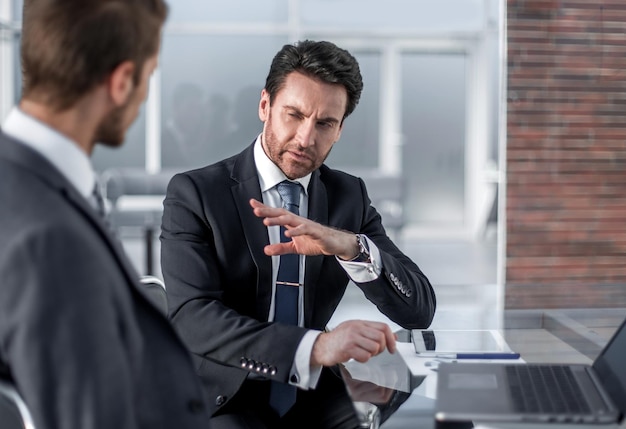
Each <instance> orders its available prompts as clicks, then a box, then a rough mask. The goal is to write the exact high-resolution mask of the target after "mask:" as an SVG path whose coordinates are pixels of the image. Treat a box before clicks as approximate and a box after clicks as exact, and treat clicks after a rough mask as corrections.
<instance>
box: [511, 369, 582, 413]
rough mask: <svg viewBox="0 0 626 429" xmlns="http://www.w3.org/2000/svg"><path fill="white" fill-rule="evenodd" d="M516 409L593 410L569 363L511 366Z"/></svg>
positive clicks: (540, 411) (542, 410) (570, 411)
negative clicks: (567, 364)
mask: <svg viewBox="0 0 626 429" xmlns="http://www.w3.org/2000/svg"><path fill="white" fill-rule="evenodd" d="M506 373H507V377H508V378H509V384H510V387H511V395H512V398H513V403H514V404H515V407H516V411H519V412H530V413H575V414H583V413H588V412H589V411H590V407H589V406H588V405H587V403H586V401H585V397H584V395H583V393H582V391H581V390H580V387H579V386H578V383H577V382H576V380H575V378H574V375H573V374H572V370H571V369H570V368H569V367H568V366H565V365H507V366H506Z"/></svg>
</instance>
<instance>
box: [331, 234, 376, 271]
mask: <svg viewBox="0 0 626 429" xmlns="http://www.w3.org/2000/svg"><path fill="white" fill-rule="evenodd" d="M363 237H365V239H366V240H367V247H368V249H369V251H370V262H350V261H344V260H341V259H339V258H338V257H337V256H335V259H337V261H339V264H340V265H341V266H342V267H343V269H344V270H345V271H346V273H347V274H348V276H350V279H351V280H352V281H353V282H355V283H367V282H371V281H374V280H376V279H377V278H378V277H380V273H381V272H382V261H381V260H380V250H378V247H376V245H375V244H374V242H373V241H372V240H370V239H369V237H367V236H365V235H364V236H363Z"/></svg>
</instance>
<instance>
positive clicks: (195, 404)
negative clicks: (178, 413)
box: [187, 399, 204, 414]
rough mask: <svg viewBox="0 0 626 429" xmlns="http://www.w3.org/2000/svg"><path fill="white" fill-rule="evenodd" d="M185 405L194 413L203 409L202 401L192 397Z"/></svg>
mask: <svg viewBox="0 0 626 429" xmlns="http://www.w3.org/2000/svg"><path fill="white" fill-rule="evenodd" d="M187 405H188V407H189V411H191V412H192V413H194V414H195V413H199V412H201V411H202V410H203V409H204V404H203V403H202V401H199V400H197V399H192V400H191V401H189V403H188V404H187Z"/></svg>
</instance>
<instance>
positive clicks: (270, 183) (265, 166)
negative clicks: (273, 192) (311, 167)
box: [254, 134, 311, 195]
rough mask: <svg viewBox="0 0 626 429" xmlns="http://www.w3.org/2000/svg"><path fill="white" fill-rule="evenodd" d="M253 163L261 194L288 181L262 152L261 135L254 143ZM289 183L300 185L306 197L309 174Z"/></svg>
mask: <svg viewBox="0 0 626 429" xmlns="http://www.w3.org/2000/svg"><path fill="white" fill-rule="evenodd" d="M254 163H255V164H256V169H257V172H258V174H259V183H260V184H261V192H265V191H267V190H269V189H272V188H273V187H274V186H276V185H278V184H279V183H280V182H282V181H283V180H290V179H287V176H285V173H283V172H282V170H281V169H280V168H278V166H277V165H276V164H274V162H273V161H272V160H271V159H269V158H268V156H267V154H266V153H265V151H264V150H263V145H262V144H261V134H259V136H258V137H257V139H256V141H255V142H254ZM290 181H291V182H298V183H300V184H301V185H302V188H303V189H304V195H307V189H308V186H309V182H310V181H311V173H309V174H307V175H306V176H304V177H301V178H299V179H296V180H290Z"/></svg>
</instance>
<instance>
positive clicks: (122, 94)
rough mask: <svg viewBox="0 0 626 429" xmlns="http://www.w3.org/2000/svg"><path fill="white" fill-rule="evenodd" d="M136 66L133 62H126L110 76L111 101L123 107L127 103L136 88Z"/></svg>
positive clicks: (118, 66) (119, 65)
mask: <svg viewBox="0 0 626 429" xmlns="http://www.w3.org/2000/svg"><path fill="white" fill-rule="evenodd" d="M134 74H135V64H134V63H133V62H132V61H124V62H122V63H120V64H118V65H117V67H115V68H114V69H113V71H112V72H111V74H110V75H109V79H108V90H109V96H110V97H111V100H112V101H113V102H114V103H115V104H116V105H117V106H121V105H123V104H124V103H126V100H128V97H129V96H130V94H131V92H132V91H133V88H134V86H135V84H134V82H133V76H134Z"/></svg>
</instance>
